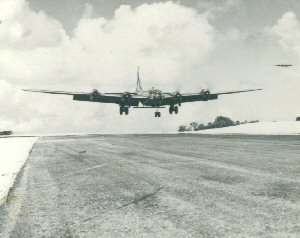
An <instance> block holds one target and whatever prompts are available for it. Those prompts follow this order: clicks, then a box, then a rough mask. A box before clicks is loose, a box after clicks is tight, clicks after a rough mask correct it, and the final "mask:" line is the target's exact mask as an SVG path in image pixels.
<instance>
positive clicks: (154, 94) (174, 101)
mask: <svg viewBox="0 0 300 238" xmlns="http://www.w3.org/2000/svg"><path fill="white" fill-rule="evenodd" d="M23 90H24V91H28V92H38V93H49V94H63V95H71V96H73V100H77V101H88V102H98V103H114V104H118V105H119V107H120V115H122V114H123V113H124V114H125V115H128V114H129V108H130V107H133V108H152V109H153V108H154V109H157V111H156V112H155V114H154V115H155V117H160V116H161V113H160V112H159V111H158V110H159V109H160V108H165V107H166V106H168V107H169V113H170V114H172V113H175V114H178V106H181V104H182V103H187V102H198V101H209V100H215V99H217V98H218V96H220V95H226V94H234V93H243V92H251V91H258V90H262V89H249V90H242V91H231V92H220V93H211V92H210V91H209V90H205V89H203V90H201V91H200V92H196V93H180V92H179V91H175V92H173V93H171V92H163V91H161V90H159V89H155V88H151V89H150V90H143V88H142V85H141V80H140V75H139V69H138V71H137V85H136V90H135V92H127V91H125V92H121V93H102V92H99V91H98V90H97V89H94V90H93V91H92V92H90V93H88V92H66V91H51V90H36V89H23Z"/></svg>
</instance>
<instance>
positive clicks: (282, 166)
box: [0, 134, 300, 237]
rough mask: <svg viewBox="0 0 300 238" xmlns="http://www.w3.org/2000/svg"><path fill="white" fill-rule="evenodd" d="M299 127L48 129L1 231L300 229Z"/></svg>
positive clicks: (225, 233)
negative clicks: (255, 131) (211, 131)
mask: <svg viewBox="0 0 300 238" xmlns="http://www.w3.org/2000/svg"><path fill="white" fill-rule="evenodd" d="M299 236H300V137H299V136H243V135H236V136H207V135H184V134H182V135H105V136H102V135H99V136H97V135H87V136H60V137H43V138H41V139H39V140H38V142H37V143H36V144H35V146H34V148H33V150H32V152H31V154H30V156H29V158H28V161H27V163H26V164H25V166H24V168H23V169H22V171H21V172H20V174H19V175H18V179H17V181H16V182H15V185H14V187H13V188H12V190H11V192H10V194H9V197H8V200H7V204H6V205H4V206H2V207H0V237H299Z"/></svg>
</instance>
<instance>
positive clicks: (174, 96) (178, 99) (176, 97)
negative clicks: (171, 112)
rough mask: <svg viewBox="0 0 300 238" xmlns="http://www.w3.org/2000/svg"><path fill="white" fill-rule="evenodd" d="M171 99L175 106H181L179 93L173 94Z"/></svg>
mask: <svg viewBox="0 0 300 238" xmlns="http://www.w3.org/2000/svg"><path fill="white" fill-rule="evenodd" d="M173 98H174V102H175V104H178V105H179V106H181V101H182V96H181V94H180V92H178V91H176V92H174V93H173Z"/></svg>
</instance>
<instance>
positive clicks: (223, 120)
mask: <svg viewBox="0 0 300 238" xmlns="http://www.w3.org/2000/svg"><path fill="white" fill-rule="evenodd" d="M256 122H259V120H255V121H243V122H240V121H235V122H234V121H233V120H231V119H230V118H229V117H223V116H217V117H216V119H215V120H214V121H213V122H209V123H207V124H206V125H204V124H203V123H198V122H191V123H190V124H189V125H188V126H186V125H181V126H179V128H178V131H179V132H183V131H200V130H207V129H213V128H222V127H229V126H238V125H242V124H246V123H256Z"/></svg>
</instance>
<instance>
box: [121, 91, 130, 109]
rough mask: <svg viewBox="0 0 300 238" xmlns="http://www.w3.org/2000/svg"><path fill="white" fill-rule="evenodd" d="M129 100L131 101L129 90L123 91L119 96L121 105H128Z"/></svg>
mask: <svg viewBox="0 0 300 238" xmlns="http://www.w3.org/2000/svg"><path fill="white" fill-rule="evenodd" d="M130 102H131V94H130V93H129V92H125V93H123V94H122V96H121V102H120V104H121V105H122V106H130Z"/></svg>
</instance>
